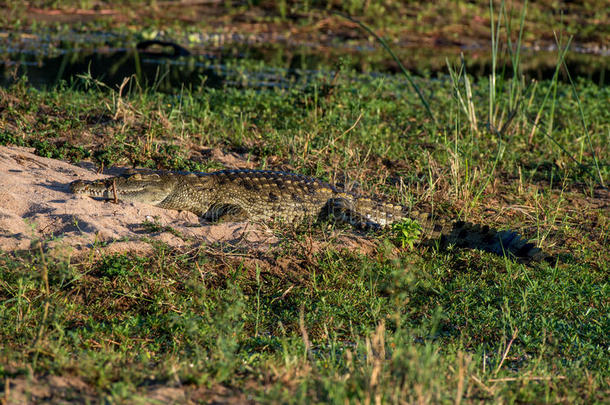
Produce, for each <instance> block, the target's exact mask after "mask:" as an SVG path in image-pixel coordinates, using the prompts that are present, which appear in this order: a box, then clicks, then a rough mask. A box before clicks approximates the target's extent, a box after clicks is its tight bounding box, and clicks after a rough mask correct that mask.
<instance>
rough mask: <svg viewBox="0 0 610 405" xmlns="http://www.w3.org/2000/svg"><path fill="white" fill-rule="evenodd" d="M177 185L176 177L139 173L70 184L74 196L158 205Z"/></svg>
mask: <svg viewBox="0 0 610 405" xmlns="http://www.w3.org/2000/svg"><path fill="white" fill-rule="evenodd" d="M177 184H178V179H177V178H176V177H174V176H160V175H158V174H140V173H137V174H133V175H131V176H126V177H114V178H111V179H103V180H93V181H86V180H77V181H74V182H72V183H71V184H70V190H72V192H73V193H74V194H81V195H87V196H90V197H94V198H101V199H108V200H114V199H115V198H116V199H118V200H121V201H128V202H142V203H146V204H151V205H158V204H159V203H161V202H162V201H163V200H164V199H165V198H166V197H167V196H168V195H170V194H171V193H172V192H173V190H174V189H175V187H176V185H177Z"/></svg>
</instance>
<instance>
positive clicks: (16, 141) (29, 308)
mask: <svg viewBox="0 0 610 405" xmlns="http://www.w3.org/2000/svg"><path fill="white" fill-rule="evenodd" d="M356 3H357V2H354V3H353V4H356ZM354 7H356V6H354ZM500 11H501V9H500V10H497V9H496V10H495V13H498V12H500ZM532 13H533V14H535V13H536V11H535V9H534V11H532ZM501 24H504V23H501ZM502 26H504V25H502ZM496 27H497V26H496ZM498 52H499V51H498ZM508 57H509V58H512V59H513V60H515V58H517V60H518V56H517V55H509V56H508ZM521 58H523V56H521ZM526 62H527V61H523V60H521V61H520V63H526ZM239 64H240V66H241V68H243V69H244V71H246V72H250V73H252V72H256V71H257V69H259V70H262V69H264V68H266V67H268V66H267V65H265V64H261V63H260V62H257V61H249V60H245V61H241V62H239ZM560 64H561V59H560V58H559V56H558V65H560ZM449 66H451V69H452V74H451V75H450V76H449V77H447V78H445V79H444V80H426V79H423V78H418V77H414V78H413V80H414V82H415V84H416V85H417V86H418V88H419V89H420V90H421V92H422V95H423V96H424V97H425V98H426V99H427V101H428V102H429V105H430V109H431V111H432V113H433V114H434V117H435V120H436V123H433V122H432V121H431V120H430V115H429V113H428V111H427V110H426V108H425V107H424V106H423V105H422V103H421V101H420V98H419V96H418V95H417V94H416V93H415V92H414V91H413V90H412V88H411V87H410V86H408V85H407V83H405V80H404V78H402V77H400V76H382V77H377V78H373V77H371V76H368V75H362V74H359V73H356V72H354V71H352V70H350V69H349V68H347V67H345V66H343V67H340V68H339V73H338V76H337V77H336V79H335V80H334V81H333V82H332V83H331V78H330V77H329V78H324V77H323V78H320V79H317V80H316V81H314V82H312V83H309V85H308V86H306V87H304V88H301V87H298V88H291V89H286V90H282V89H272V90H255V89H247V88H246V89H238V88H231V87H228V88H224V89H209V88H198V89H193V90H192V91H186V90H184V91H181V92H179V93H178V94H162V93H157V92H154V91H152V90H150V89H148V90H147V89H138V90H136V91H133V92H131V93H127V94H124V93H120V92H119V91H118V90H117V89H108V88H106V87H104V86H100V85H98V84H96V83H95V82H93V81H92V80H91V79H87V78H81V79H79V80H77V81H75V82H73V83H64V84H63V85H61V86H58V87H53V88H48V89H35V88H33V87H32V86H30V85H29V84H28V82H27V80H26V79H24V80H22V81H20V82H19V83H17V84H16V85H13V86H11V87H9V88H6V89H0V143H2V144H7V145H19V146H31V147H34V148H36V152H37V153H38V154H41V155H44V156H48V157H52V158H59V159H66V160H70V161H78V160H81V159H90V160H92V161H94V162H96V163H97V164H100V165H104V166H110V165H134V166H145V167H151V168H163V169H175V170H211V169H217V168H220V167H222V164H220V163H219V162H217V161H214V160H213V159H211V158H210V157H209V156H208V155H206V154H204V153H202V148H210V147H218V148H222V149H223V150H235V151H240V152H241V153H244V155H246V156H247V158H248V159H249V160H250V161H253V162H254V163H255V165H256V166H257V167H258V168H281V169H285V170H294V171H297V172H299V173H303V174H310V175H315V176H317V177H319V178H322V179H325V180H330V181H335V182H344V181H345V179H349V181H350V182H355V183H357V184H358V186H359V187H360V188H361V189H362V190H363V191H364V192H366V193H371V194H376V195H382V196H384V197H385V198H387V199H390V200H393V201H398V202H401V203H403V204H406V205H416V206H417V205H424V206H430V205H432V206H434V207H435V210H437V211H439V212H441V213H443V214H446V215H451V216H456V217H459V218H462V219H466V220H472V221H475V222H479V223H490V224H493V225H495V226H498V227H502V228H513V229H517V230H519V231H520V232H521V233H523V234H524V235H526V236H528V237H530V238H534V239H537V240H538V241H541V242H542V245H543V246H544V247H545V249H546V250H548V251H549V252H550V253H552V254H553V255H555V256H556V257H558V258H560V259H561V260H560V262H559V263H556V264H548V263H540V264H533V265H531V266H526V265H523V264H518V263H514V262H512V261H509V260H505V259H503V258H499V257H495V256H493V255H491V254H487V253H483V252H478V251H464V250H458V249H449V250H438V249H436V248H435V247H434V246H417V245H415V246H414V247H413V248H411V247H410V244H411V242H412V236H413V235H412V234H413V231H414V229H412V227H409V226H405V227H404V228H403V229H398V231H399V232H404V235H403V238H402V239H401V237H400V235H399V237H398V240H396V239H395V237H396V236H395V235H392V234H391V233H385V234H381V235H379V236H377V237H376V238H375V246H374V247H373V248H372V250H371V251H370V252H369V253H367V254H364V253H354V252H350V251H348V250H346V249H344V247H342V246H341V245H340V244H339V243H338V242H336V241H333V240H332V238H330V237H329V234H328V233H327V231H326V230H324V229H321V228H320V227H317V228H313V229H306V230H300V231H299V232H296V233H294V234H292V233H282V232H281V231H280V230H276V232H277V235H278V237H280V238H281V240H282V243H281V244H280V245H279V246H278V247H276V248H274V249H272V250H271V251H269V252H266V253H264V254H260V255H258V254H257V255H254V254H252V255H250V254H247V253H246V254H232V253H227V252H226V251H224V250H223V249H222V248H221V247H218V246H203V247H201V248H199V249H195V250H192V249H191V248H188V247H186V245H187V241H185V248H184V249H170V248H168V247H166V246H163V245H158V244H157V245H154V246H153V253H152V254H150V255H146V256H144V255H143V256H138V255H135V254H129V253H126V254H103V255H101V256H96V255H93V254H91V255H90V256H86V257H83V258H80V259H77V260H76V259H72V260H67V259H65V258H61V257H55V256H53V255H51V254H50V253H47V252H42V251H40V250H32V251H28V252H19V253H16V252H11V253H7V252H5V253H3V254H2V255H1V256H0V342H2V343H1V344H0V377H1V378H2V379H4V380H5V383H6V384H1V385H0V397H1V396H2V395H4V396H8V395H9V394H10V392H7V391H6V387H7V386H8V387H9V391H10V390H11V389H12V390H13V391H15V390H16V389H17V388H16V386H19V384H24V382H27V381H28V380H29V379H36V381H38V383H37V384H38V385H39V386H40V385H42V386H48V387H50V390H51V396H50V397H47V399H49V398H50V400H51V401H55V402H60V401H61V400H65V401H74V402H83V401H84V400H85V398H96V397H97V398H101V399H102V400H103V401H106V402H127V403H137V402H143V403H148V402H150V398H151V397H152V395H153V393H154V392H155V390H156V389H157V388H159V387H176V388H177V389H178V390H179V391H180V392H182V393H183V394H184V395H185V396H186V398H188V399H191V400H193V401H195V402H196V401H201V402H206V401H210V398H216V399H218V400H220V401H225V402H229V401H231V400H253V401H270V402H290V403H292V402H298V403H302V402H316V403H327V402H332V403H345V402H355V403H370V402H380V403H384V402H398V401H399V400H404V401H406V402H409V403H411V402H422V403H450V402H453V403H460V402H464V403H475V402H477V403H478V402H481V401H486V402H492V403H496V402H507V403H515V402H520V403H547V402H552V403H557V402H560V403H604V402H605V401H607V398H608V395H610V392H609V387H608V383H609V381H610V373H609V372H608V348H609V346H610V341H609V340H608V337H607V336H608V333H607V331H608V330H609V329H610V316H609V313H610V311H609V307H608V299H607V297H608V296H609V295H610V291H609V290H610V285H609V280H608V275H609V274H610V268H609V267H610V266H609V264H608V263H609V256H610V252H609V250H608V245H609V243H610V239H609V235H610V225H609V224H610V222H609V221H608V219H609V216H608V209H607V191H606V190H605V189H604V188H603V187H601V186H600V184H602V183H604V184H606V183H607V182H608V175H609V174H610V173H609V172H610V166H609V165H608V158H609V156H608V146H607V145H608V144H609V143H610V111H609V110H608V108H607V105H608V100H610V89H609V88H608V87H599V86H597V85H595V84H592V83H591V82H588V81H585V80H575V81H574V82H573V84H570V83H562V82H560V81H557V80H549V81H541V82H533V83H527V82H526V81H525V80H524V79H523V78H522V77H521V76H520V75H519V71H518V69H517V70H516V71H515V72H516V75H515V77H516V78H515V79H509V78H507V77H505V76H504V75H503V74H502V73H501V69H500V68H501V66H499V68H498V72H497V74H496V76H495V79H493V78H492V79H490V78H485V77H473V76H471V75H469V72H468V69H467V66H468V65H467V61H466V62H465V63H461V62H460V61H456V60H451V61H449ZM490 80H491V81H492V84H491V85H490ZM494 82H495V85H494V84H493V83H494ZM331 84H332V86H330V87H329V85H331ZM604 193H606V194H604ZM604 196H606V197H604ZM604 204H606V205H604ZM147 226H148V227H149V229H150V230H151V231H156V230H160V229H161V228H160V225H158V224H156V223H154V222H149V223H148V224H147ZM166 230H170V231H171V228H166ZM311 240H314V241H321V240H326V241H328V242H329V243H328V244H325V245H324V246H322V247H320V246H314V245H312V244H311V243H310V241H311ZM56 376H59V377H62V378H65V379H66V381H79V382H80V383H81V384H82V385H78V387H79V388H71V389H69V390H65V389H63V390H60V389H59V388H57V383H54V382H53V380H52V379H51V377H56ZM11 384H12V385H11ZM30 395H31V399H38V400H40V398H41V397H40V396H37V394H36V393H31V394H30Z"/></svg>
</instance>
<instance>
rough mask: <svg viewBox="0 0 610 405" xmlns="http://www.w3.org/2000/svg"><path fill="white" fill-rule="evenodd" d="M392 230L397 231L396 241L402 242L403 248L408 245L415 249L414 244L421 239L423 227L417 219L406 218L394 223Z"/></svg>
mask: <svg viewBox="0 0 610 405" xmlns="http://www.w3.org/2000/svg"><path fill="white" fill-rule="evenodd" d="M392 231H393V232H394V233H395V237H394V241H396V242H400V245H401V246H402V248H405V247H407V246H408V247H409V249H413V244H414V243H416V242H418V241H419V238H420V236H421V233H422V227H421V225H420V224H419V222H417V221H416V220H414V219H411V218H405V219H403V220H402V221H400V222H397V223H395V224H394V225H392Z"/></svg>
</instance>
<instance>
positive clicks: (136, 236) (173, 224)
mask: <svg viewBox="0 0 610 405" xmlns="http://www.w3.org/2000/svg"><path fill="white" fill-rule="evenodd" d="M32 152H33V151H32V150H31V149H27V148H18V147H4V146H0V179H1V180H0V251H2V250H4V251H11V250H22V249H30V248H33V247H36V246H37V245H38V244H39V243H43V246H44V247H45V249H52V250H56V249H65V250H66V251H67V253H68V254H69V255H75V254H76V255H78V253H79V252H83V251H89V248H95V249H104V251H105V252H115V251H116V252H120V251H136V252H146V251H150V250H151V243H150V241H161V242H164V243H166V244H168V245H169V246H185V245H193V244H197V245H199V244H202V243H206V244H209V243H215V242H221V243H227V244H231V245H239V244H247V246H248V248H250V249H253V248H254V249H264V248H265V247H268V246H271V245H274V244H275V243H277V238H275V237H274V236H273V235H272V233H271V232H270V230H269V229H266V228H265V227H264V226H262V225H256V224H248V223H227V224H205V223H201V222H200V220H199V218H198V217H197V216H196V215H194V214H192V213H189V212H178V211H172V210H165V209H161V208H157V207H153V206H149V205H146V204H136V203H122V202H119V203H118V204H115V203H113V202H108V201H98V200H94V199H92V198H89V197H84V196H76V195H73V194H72V193H70V190H69V184H70V182H72V181H74V180H77V179H86V180H93V179H98V178H103V177H106V176H107V175H99V174H96V173H95V171H93V170H92V165H91V164H86V163H85V164H84V165H83V166H84V167H79V166H74V165H72V164H69V163H65V162H62V161H59V160H54V159H47V158H43V157H40V156H36V155H34V154H33V153H32ZM110 174H117V171H116V170H115V171H111V172H110ZM147 221H149V222H154V223H156V224H158V225H160V226H159V228H162V229H164V230H162V231H157V232H151V230H150V227H146V226H145V225H143V224H144V223H145V222H147ZM170 228H171V229H170Z"/></svg>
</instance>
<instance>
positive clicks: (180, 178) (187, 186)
mask: <svg viewBox="0 0 610 405" xmlns="http://www.w3.org/2000/svg"><path fill="white" fill-rule="evenodd" d="M70 189H71V191H72V192H73V193H75V194H81V195H86V196H90V197H94V198H98V199H107V200H108V199H109V200H115V202H116V201H118V200H121V201H126V202H140V203H146V204H151V205H154V206H157V207H161V208H166V209H173V210H181V211H190V212H193V213H195V214H197V215H198V216H200V217H202V218H203V219H204V220H206V221H212V222H215V221H246V220H247V221H253V222H281V223H286V224H293V225H296V224H299V223H304V222H315V221H318V220H322V219H328V218H332V219H334V220H335V221H337V222H340V223H345V224H350V225H352V226H354V227H356V228H360V229H364V230H378V229H382V228H387V227H390V226H391V225H393V224H395V223H397V222H400V221H404V220H405V219H406V218H409V219H411V220H414V221H417V223H418V224H419V226H420V227H421V230H420V231H421V240H422V241H424V240H427V241H434V240H437V241H440V243H441V244H442V245H443V246H447V245H449V244H452V245H456V246H459V247H467V248H473V249H480V250H484V251H488V252H492V253H495V254H497V255H501V256H504V255H506V256H510V257H513V258H515V259H517V260H520V261H531V260H535V261H538V260H541V259H542V258H545V257H546V254H544V253H543V252H542V251H541V249H539V248H537V247H536V246H534V244H532V243H530V242H528V241H527V239H524V238H522V237H521V236H519V235H518V234H517V233H516V232H513V231H509V230H505V231H497V230H495V229H492V228H490V227H489V226H486V225H484V226H482V225H477V224H473V223H470V222H464V221H451V220H447V219H444V218H441V217H438V216H435V215H432V214H430V213H428V212H422V211H417V210H409V209H407V208H406V207H403V206H402V205H398V204H393V203H390V202H387V201H383V200H381V199H374V198H368V197H365V196H360V195H357V194H355V193H351V192H346V191H344V190H342V189H340V188H338V187H335V186H333V185H331V184H329V183H326V182H323V181H321V180H318V179H316V178H313V177H308V176H304V175H300V174H295V173H289V172H282V171H271V170H246V169H238V170H222V171H217V172H212V173H186V172H158V173H157V172H153V173H141V172H136V173H135V174H134V173H128V174H125V175H122V176H117V177H112V178H108V179H102V180H94V181H86V180H76V181H74V182H72V183H71V184H70Z"/></svg>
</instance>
